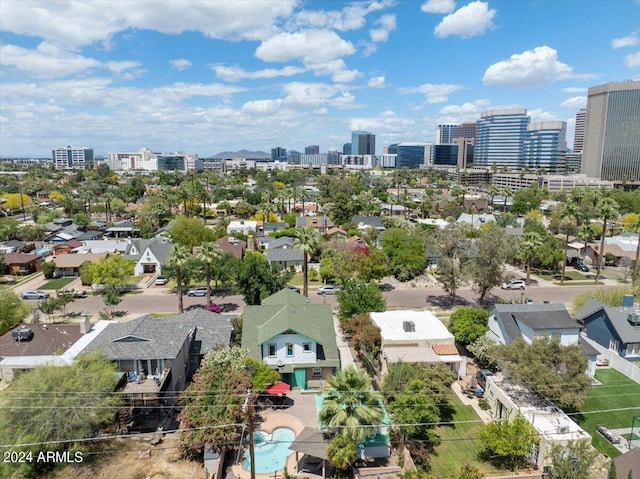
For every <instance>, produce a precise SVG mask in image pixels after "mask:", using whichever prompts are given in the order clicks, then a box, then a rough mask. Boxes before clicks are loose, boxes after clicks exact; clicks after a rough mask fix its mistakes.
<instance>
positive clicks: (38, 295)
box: [20, 289, 49, 299]
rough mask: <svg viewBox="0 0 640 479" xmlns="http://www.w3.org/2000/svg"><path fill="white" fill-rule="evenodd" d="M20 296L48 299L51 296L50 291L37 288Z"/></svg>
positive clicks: (23, 297)
mask: <svg viewBox="0 0 640 479" xmlns="http://www.w3.org/2000/svg"><path fill="white" fill-rule="evenodd" d="M20 297H21V298H22V299H47V298H48V297H49V293H47V292H46V291H41V290H39V289H36V290H33V291H24V292H23V293H22V294H21V295H20Z"/></svg>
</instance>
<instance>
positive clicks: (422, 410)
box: [389, 379, 440, 447]
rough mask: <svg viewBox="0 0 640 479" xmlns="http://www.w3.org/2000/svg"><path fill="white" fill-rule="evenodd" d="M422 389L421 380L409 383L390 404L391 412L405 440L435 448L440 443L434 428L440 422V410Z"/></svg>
mask: <svg viewBox="0 0 640 479" xmlns="http://www.w3.org/2000/svg"><path fill="white" fill-rule="evenodd" d="M422 388H423V383H422V381H420V380H419V379H414V380H413V381H411V382H409V384H408V385H407V386H406V387H405V388H404V389H403V391H402V392H401V393H397V394H396V395H395V399H394V401H392V402H390V403H389V410H390V411H391V413H392V414H393V419H394V423H396V424H399V426H398V427H399V428H400V433H401V434H402V436H403V438H404V439H418V440H420V441H423V442H426V443H427V445H428V447H433V446H435V445H436V444H437V443H438V436H437V435H436V434H435V431H434V427H435V425H436V424H437V423H438V422H439V421H440V410H439V409H438V407H437V406H436V405H435V404H434V403H433V400H432V399H431V398H430V397H429V396H427V395H426V394H424V392H423V389H422Z"/></svg>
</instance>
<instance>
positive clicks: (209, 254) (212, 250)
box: [198, 241, 222, 304]
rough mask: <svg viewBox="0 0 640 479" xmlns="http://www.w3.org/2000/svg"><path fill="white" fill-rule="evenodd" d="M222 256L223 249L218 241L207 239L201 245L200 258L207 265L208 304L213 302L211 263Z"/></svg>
mask: <svg viewBox="0 0 640 479" xmlns="http://www.w3.org/2000/svg"><path fill="white" fill-rule="evenodd" d="M220 258H222V250H221V249H220V246H218V245H217V243H214V242H212V241H205V242H204V243H202V245H201V246H200V251H199V252H198V259H199V260H200V261H202V262H203V263H204V264H205V265H206V271H205V273H206V281H207V304H209V303H211V265H212V264H213V263H214V262H215V261H217V260H219V259H220Z"/></svg>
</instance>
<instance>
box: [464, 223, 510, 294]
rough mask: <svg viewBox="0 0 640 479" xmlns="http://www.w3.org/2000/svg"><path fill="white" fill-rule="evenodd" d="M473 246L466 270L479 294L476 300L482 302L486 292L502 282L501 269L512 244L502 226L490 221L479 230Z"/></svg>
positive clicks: (507, 257)
mask: <svg viewBox="0 0 640 479" xmlns="http://www.w3.org/2000/svg"><path fill="white" fill-rule="evenodd" d="M474 246H475V248H474V249H473V253H472V254H471V257H470V258H469V262H468V264H467V270H468V271H469V274H470V276H471V280H472V282H473V289H474V291H475V292H477V293H478V294H479V295H480V296H479V298H478V302H479V303H480V304H482V302H483V301H484V297H485V295H486V294H487V292H489V291H490V290H491V289H492V288H493V287H495V286H499V285H500V283H501V282H502V270H503V268H504V264H505V263H506V262H507V261H508V260H509V259H511V256H512V253H511V252H512V251H513V249H514V248H513V246H514V244H513V240H512V237H511V236H508V235H507V234H506V233H505V230H504V229H503V228H500V227H499V226H497V225H496V224H495V223H491V224H489V225H488V226H487V228H485V229H482V230H481V232H480V236H479V237H478V238H477V239H476V240H475V243H474Z"/></svg>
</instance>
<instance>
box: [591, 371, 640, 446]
mask: <svg viewBox="0 0 640 479" xmlns="http://www.w3.org/2000/svg"><path fill="white" fill-rule="evenodd" d="M596 379H597V380H598V381H600V382H601V383H602V385H601V386H593V387H592V388H591V391H589V395H588V396H587V399H586V401H585V403H584V406H583V407H582V409H581V411H580V412H582V413H583V414H582V416H579V424H580V426H581V427H582V428H583V429H584V430H585V431H587V432H588V433H589V434H590V435H591V437H592V438H593V441H592V443H593V446H594V447H595V448H596V449H597V450H598V451H600V452H601V453H603V454H606V455H608V456H609V457H616V456H619V455H620V452H619V451H618V450H617V449H616V448H615V447H613V446H611V444H609V442H608V441H607V440H606V439H604V438H603V437H602V436H601V435H600V434H598V433H597V432H596V426H597V425H598V424H604V425H605V426H606V427H607V428H609V429H617V428H622V427H631V423H632V420H633V416H640V384H638V383H636V382H635V381H632V380H631V379H629V378H627V377H626V376H625V375H623V374H621V373H619V372H618V371H616V370H615V369H598V370H597V371H596ZM624 408H630V409H628V410H625V411H612V412H595V411H602V410H610V409H624ZM591 411H594V412H593V413H591V414H589V413H590V412H591Z"/></svg>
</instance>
